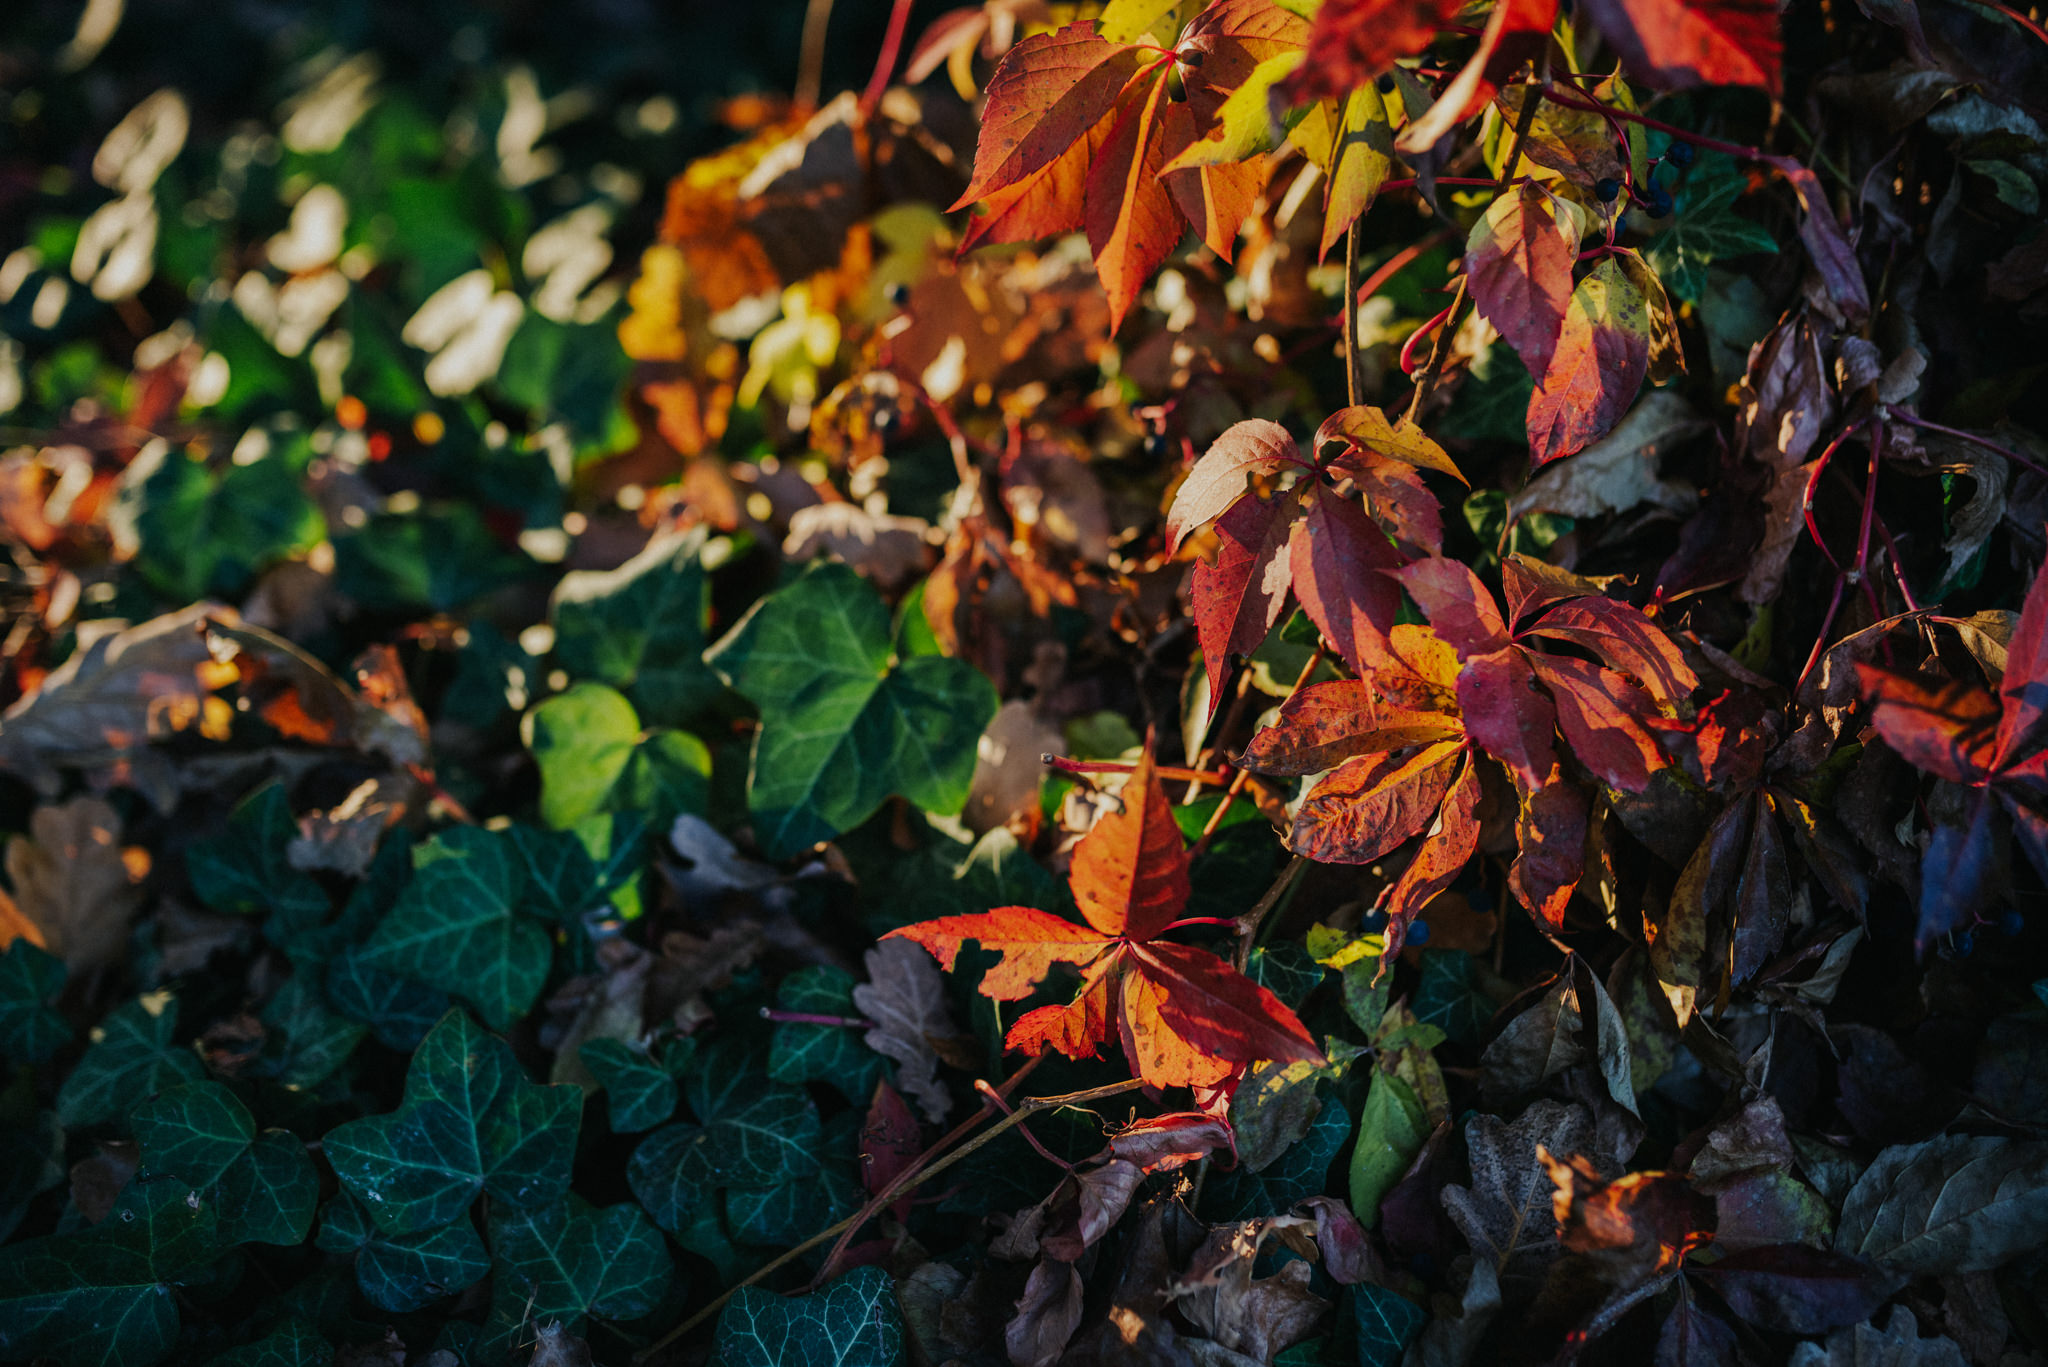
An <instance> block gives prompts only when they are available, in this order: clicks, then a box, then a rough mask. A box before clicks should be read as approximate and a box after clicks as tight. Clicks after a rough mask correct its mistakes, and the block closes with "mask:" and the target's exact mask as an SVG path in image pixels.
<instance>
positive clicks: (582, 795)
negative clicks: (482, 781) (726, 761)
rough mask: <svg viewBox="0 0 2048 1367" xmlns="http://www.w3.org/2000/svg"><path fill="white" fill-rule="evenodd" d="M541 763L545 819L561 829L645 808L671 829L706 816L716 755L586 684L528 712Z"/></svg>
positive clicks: (529, 744)
mask: <svg viewBox="0 0 2048 1367" xmlns="http://www.w3.org/2000/svg"><path fill="white" fill-rule="evenodd" d="M525 739H526V748H527V749H529V750H531V751H532V752H533V760H534V763H535V764H538V765H539V766H540V815H541V820H543V821H545V822H547V824H548V825H550V826H554V827H557V828H559V829H567V828H569V827H571V826H575V825H577V824H578V823H580V822H582V821H583V820H585V819H586V818H588V817H593V816H597V815H599V814H601V813H604V812H632V811H640V812H646V813H648V814H650V815H651V816H652V817H653V818H654V819H655V821H656V824H658V825H660V826H661V827H663V828H664V829H665V828H666V827H667V826H668V824H669V823H670V822H671V821H674V820H675V819H676V817H678V816H680V815H681V814H682V813H684V812H702V811H703V810H704V801H705V798H706V796H707V795H708V794H709V792H710V786H711V777H710V776H711V752H710V751H709V750H706V749H705V748H704V742H702V741H700V740H698V739H697V738H696V737H695V736H693V735H690V734H689V733H688V732H686V731H671V730H667V729H665V728H660V727H657V728H654V729H651V730H649V729H646V728H644V727H643V726H642V724H641V720H640V714H639V713H638V712H636V711H634V710H633V704H632V703H630V702H627V701H626V697H625V695H624V694H623V693H620V692H619V691H618V690H617V689H615V688H608V687H606V686H605V685H604V684H596V683H580V684H577V685H576V686H575V687H573V688H570V689H569V690H567V691H566V692H563V693H557V694H556V695H555V696H554V697H552V698H549V699H548V700H547V701H546V702H544V703H542V704H541V705H540V706H538V707H536V708H534V709H533V711H531V712H529V713H527V714H526V725H525Z"/></svg>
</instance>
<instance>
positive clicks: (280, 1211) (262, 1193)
mask: <svg viewBox="0 0 2048 1367" xmlns="http://www.w3.org/2000/svg"><path fill="white" fill-rule="evenodd" d="M215 1190H216V1191H217V1192H218V1193H219V1196H220V1234H221V1242H222V1243H225V1244H278V1245H280V1246H283V1247H290V1246H292V1245H294V1244H302V1243H304V1242H305V1241H306V1233H307V1231H308V1230H310V1229H311V1228H312V1227H313V1210H314V1207H316V1206H317V1205H319V1204H320V1174H319V1173H318V1172H317V1171H316V1170H315V1169H314V1167H313V1160H312V1159H311V1158H309V1157H307V1155H306V1146H305V1145H304V1144H301V1143H300V1142H299V1141H298V1139H297V1138H296V1137H295V1136H293V1135H292V1134H291V1132H290V1131H288V1130H264V1131H263V1132H262V1133H260V1134H258V1135H257V1136H256V1137H255V1139H253V1140H251V1141H250V1144H249V1148H248V1151H247V1152H245V1153H244V1154H243V1155H242V1156H241V1157H240V1158H238V1159H236V1160H235V1163H234V1166H233V1167H231V1168H229V1169H228V1170H227V1171H226V1172H225V1173H223V1174H222V1175H221V1179H220V1183H219V1185H218V1186H217V1187H216V1188H215Z"/></svg>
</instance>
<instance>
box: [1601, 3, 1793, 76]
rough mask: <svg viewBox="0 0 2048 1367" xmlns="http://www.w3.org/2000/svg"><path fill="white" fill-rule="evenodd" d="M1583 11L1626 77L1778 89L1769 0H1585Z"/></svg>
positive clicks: (1774, 12) (1774, 15) (1774, 16)
mask: <svg viewBox="0 0 2048 1367" xmlns="http://www.w3.org/2000/svg"><path fill="white" fill-rule="evenodd" d="M1586 15H1587V17H1588V18H1589V19H1591V20H1592V22H1593V26H1594V27H1595V28H1597V29H1599V30H1600V34H1601V36H1602V37H1604V38H1606V39H1607V41H1608V42H1610V43H1612V44H1613V45H1614V50H1615V51H1617V52H1619V53H1620V54H1621V58H1622V61H1623V62H1624V63H1626V64H1627V66H1628V68H1629V71H1630V72H1631V74H1633V75H1634V76H1636V77H1637V78H1638V79H1640V80H1642V81H1645V82H1647V83H1648V84H1650V85H1652V86H1654V87H1656V88H1657V89H1659V90H1688V89H1691V88H1692V87H1694V86H1701V85H1753V86H1760V87H1762V88H1763V89H1765V90H1767V91H1769V92H1770V93H1771V94H1772V95H1773V96H1775V95H1777V94H1779V93H1780V82H1781V76H1780V73H1779V59H1780V56H1781V54H1782V51H1783V46H1782V44H1781V42H1780V41H1779V38H1778V7H1777V5H1775V4H1773V3H1772V0H1588V3H1587V5H1586Z"/></svg>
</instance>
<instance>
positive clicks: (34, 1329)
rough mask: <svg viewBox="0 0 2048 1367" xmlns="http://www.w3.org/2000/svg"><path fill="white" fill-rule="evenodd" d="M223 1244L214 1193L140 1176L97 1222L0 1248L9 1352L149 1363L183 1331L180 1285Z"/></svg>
mask: <svg viewBox="0 0 2048 1367" xmlns="http://www.w3.org/2000/svg"><path fill="white" fill-rule="evenodd" d="M219 1252H220V1245H219V1241H218V1238H217V1229H216V1219H215V1207H214V1204H213V1203H212V1202H211V1201H207V1200H204V1199H202V1198H201V1197H200V1196H199V1194H198V1193H196V1192H194V1191H193V1190H192V1188H191V1187H190V1186H188V1185H187V1184H185V1183H183V1182H180V1181H178V1180H176V1179H175V1178H164V1179H160V1180H157V1181H137V1182H131V1183H130V1184H129V1185H128V1187H127V1189H126V1190H125V1191H123V1192H122V1193H121V1197H120V1199H119V1201H117V1202H116V1203H115V1206H114V1209H113V1211H112V1212H111V1213H110V1214H109V1215H108V1216H107V1218H106V1219H105V1220H103V1221H101V1222H100V1223H99V1224H98V1225H96V1226H94V1227H93V1228H91V1229H87V1230H84V1231H82V1232H80V1233H76V1234H57V1235H51V1236H48V1237H45V1238H41V1239H30V1240H28V1241H27V1242H25V1243H20V1244H15V1245H13V1246H11V1247H9V1248H5V1249H0V1361H7V1362H25V1361H27V1360H28V1359H30V1358H44V1357H49V1358H57V1359H59V1360H60V1361H62V1362H65V1363H67V1364H68V1363H86V1362H90V1363H97V1364H103V1367H147V1364H149V1363H152V1362H155V1361H156V1360H157V1359H159V1358H161V1357H162V1356H163V1355H164V1354H165V1353H167V1352H169V1351H170V1348H171V1345H172V1344H173V1343H174V1342H175V1341H176V1339H177V1336H178V1301H177V1297H176V1296H175V1295H173V1293H172V1286H173V1285H174V1284H175V1283H176V1282H177V1281H178V1279H179V1278H180V1277H182V1276H184V1275H185V1274H188V1273H191V1272H193V1271H194V1270H196V1269H198V1268H200V1267H202V1266H203V1265H205V1264H206V1263H208V1262H210V1261H212V1260H213V1259H214V1258H215V1257H216V1256H218V1254H219Z"/></svg>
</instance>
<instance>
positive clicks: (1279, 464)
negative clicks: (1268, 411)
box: [1166, 418, 1310, 555]
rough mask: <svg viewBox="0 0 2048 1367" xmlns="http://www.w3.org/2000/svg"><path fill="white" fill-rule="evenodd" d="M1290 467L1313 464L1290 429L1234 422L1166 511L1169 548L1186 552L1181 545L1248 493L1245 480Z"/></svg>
mask: <svg viewBox="0 0 2048 1367" xmlns="http://www.w3.org/2000/svg"><path fill="white" fill-rule="evenodd" d="M1290 465H1295V466H1299V467H1300V468H1301V469H1303V470H1307V469H1309V468H1310V466H1309V463H1308V462H1307V461H1305V460H1303V459H1302V458H1301V449H1300V448H1299V447H1298V446H1296V445H1295V444H1294V438H1293V437H1290V436H1288V435H1287V429H1286V428H1284V427H1282V426H1281V425H1280V424H1279V423H1277V422H1267V421H1266V420H1265V419H1264V418H1249V419H1247V420H1245V421H1244V422H1240V423H1237V424H1234V425H1233V426H1231V427H1230V428H1229V429H1227V430H1226V431H1225V432H1224V433H1223V435H1222V436H1220V437H1218V438H1216V442H1215V444H1214V445H1212V446H1211V447H1210V448H1209V449H1208V450H1207V451H1206V452H1204V453H1203V454H1202V458H1201V459H1200V460H1198V461H1196V462H1195V467H1194V469H1192V470H1190V471H1188V477H1187V478H1186V479H1184V480H1182V481H1181V482H1180V488H1179V489H1178V490H1176V491H1175V493H1174V495H1173V506H1172V507H1171V508H1169V509H1168V510H1167V513H1166V550H1167V553H1168V554H1169V555H1171V554H1173V553H1175V552H1177V551H1179V550H1180V543H1181V542H1183V541H1185V540H1186V539H1187V538H1188V537H1189V536H1191V535H1193V534H1194V533H1195V532H1198V531H1200V530H1201V529H1202V528H1204V527H1206V526H1208V525H1209V524H1210V523H1211V522H1214V521H1215V520H1216V519H1217V518H1219V517H1221V516H1223V514H1224V513H1225V512H1227V511H1229V509H1230V506H1231V505H1232V504H1233V503H1236V502H1237V501H1238V500H1239V499H1240V498H1243V497H1244V495H1245V480H1246V479H1247V478H1248V477H1249V476H1252V475H1270V474H1275V473H1277V472H1279V471H1281V470H1284V469H1286V468H1287V467H1288V466H1290Z"/></svg>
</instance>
